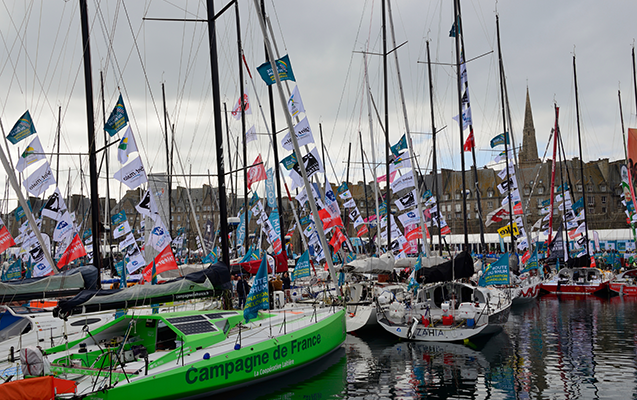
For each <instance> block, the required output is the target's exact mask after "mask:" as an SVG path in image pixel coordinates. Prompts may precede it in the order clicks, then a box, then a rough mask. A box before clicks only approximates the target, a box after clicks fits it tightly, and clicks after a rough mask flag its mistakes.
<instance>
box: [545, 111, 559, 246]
mask: <svg viewBox="0 0 637 400" xmlns="http://www.w3.org/2000/svg"><path fill="white" fill-rule="evenodd" d="M554 107H555V127H554V128H553V161H552V163H551V192H550V195H551V207H550V213H551V216H550V218H549V237H548V240H547V242H546V243H547V247H546V256H547V257H548V256H549V255H550V253H551V249H550V247H549V246H548V245H550V244H551V238H552V236H553V205H554V204H555V162H556V160H555V156H556V155H557V135H558V125H557V121H558V118H559V116H560V108H559V107H558V106H557V104H555V105H554Z"/></svg>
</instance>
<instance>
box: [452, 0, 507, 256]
mask: <svg viewBox="0 0 637 400" xmlns="http://www.w3.org/2000/svg"><path fill="white" fill-rule="evenodd" d="M460 15H461V11H460V0H458V29H457V31H456V38H457V39H458V37H459V39H460V54H462V62H463V63H464V64H465V65H466V60H465V52H464V34H463V32H464V31H463V30H462V18H461V17H460ZM498 46H499V42H498ZM465 70H466V69H465ZM464 90H465V93H467V109H469V108H470V106H471V105H470V101H469V80H468V79H465V83H464ZM459 96H462V92H460V94H459ZM461 104H462V102H461ZM461 117H462V111H461V113H460V114H458V120H460V119H462V118H461ZM463 129H464V122H463ZM469 135H473V120H470V121H469ZM460 144H461V145H462V146H463V151H464V142H463V141H461V143H460ZM474 144H475V138H474V139H473V143H472V144H471V158H472V159H473V166H472V167H471V171H472V172H473V182H474V186H475V193H476V205H477V206H478V226H479V227H480V251H481V253H482V254H486V252H487V251H486V249H487V245H486V242H485V240H484V224H483V222H482V204H481V201H480V186H479V182H478V168H477V167H476V146H475V145H474ZM505 147H506V144H505ZM462 159H463V160H464V154H463V155H462ZM462 178H463V180H464V172H463V176H462ZM463 190H464V188H463ZM462 197H463V199H466V193H465V192H464V191H463V193H462ZM465 204H466V200H465ZM468 212H469V211H468ZM465 223H466V216H465ZM512 235H513V234H512ZM511 237H513V236H511Z"/></svg>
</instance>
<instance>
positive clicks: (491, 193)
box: [487, 189, 493, 197]
mask: <svg viewBox="0 0 637 400" xmlns="http://www.w3.org/2000/svg"><path fill="white" fill-rule="evenodd" d="M487 197H493V189H489V190H487Z"/></svg>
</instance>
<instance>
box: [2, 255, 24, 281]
mask: <svg viewBox="0 0 637 400" xmlns="http://www.w3.org/2000/svg"><path fill="white" fill-rule="evenodd" d="M20 278H22V261H21V260H16V261H15V262H14V263H13V264H11V266H9V267H8V268H7V269H6V270H5V271H4V272H3V273H2V281H3V282H7V281H12V280H16V279H20Z"/></svg>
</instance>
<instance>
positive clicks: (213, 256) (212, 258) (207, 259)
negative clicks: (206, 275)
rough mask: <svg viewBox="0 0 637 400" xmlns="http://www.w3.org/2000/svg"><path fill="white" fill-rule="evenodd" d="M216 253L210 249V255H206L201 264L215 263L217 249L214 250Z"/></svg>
mask: <svg viewBox="0 0 637 400" xmlns="http://www.w3.org/2000/svg"><path fill="white" fill-rule="evenodd" d="M216 250H217V251H215V249H212V250H211V251H210V254H208V255H207V256H205V257H204V259H203V260H201V262H202V263H204V264H214V263H216V262H217V252H218V251H219V249H216Z"/></svg>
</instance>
